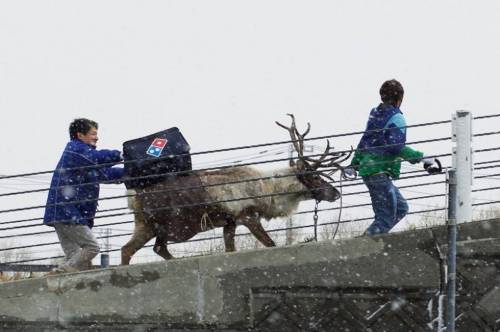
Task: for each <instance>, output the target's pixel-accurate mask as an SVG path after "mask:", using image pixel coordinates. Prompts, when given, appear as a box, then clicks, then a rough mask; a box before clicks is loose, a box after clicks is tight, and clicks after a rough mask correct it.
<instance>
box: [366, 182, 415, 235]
mask: <svg viewBox="0 0 500 332" xmlns="http://www.w3.org/2000/svg"><path fill="white" fill-rule="evenodd" d="M363 181H364V183H365V185H366V186H367V187H368V191H369V192H370V197H371V199H372V208H373V212H374V213H375V220H374V221H373V223H372V224H371V225H370V226H369V227H368V229H367V230H366V232H365V233H366V234H367V235H374V234H381V233H388V232H389V231H390V230H391V229H392V228H393V227H394V226H396V224H397V223H398V222H399V221H400V220H401V219H403V218H404V216H405V215H406V213H408V204H407V203H406V199H405V198H404V197H403V196H402V195H401V193H400V192H399V189H398V188H396V186H394V184H393V183H392V180H391V178H390V177H389V176H388V175H387V174H376V175H372V176H365V177H363Z"/></svg>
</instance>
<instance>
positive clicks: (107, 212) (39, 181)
mask: <svg viewBox="0 0 500 332" xmlns="http://www.w3.org/2000/svg"><path fill="white" fill-rule="evenodd" d="M499 117H500V114H494V115H486V116H480V117H475V118H474V120H485V119H489V120H491V121H492V119H497V118H499ZM450 122H451V121H449V120H444V121H434V122H427V123H421V124H417V125H412V126H407V128H427V127H433V126H438V125H443V124H450ZM363 133H364V132H363V131H358V132H348V133H343V134H335V135H326V136H318V137H313V138H305V139H304V142H312V141H317V140H325V139H333V138H339V137H346V136H354V135H361V134H363ZM499 134H500V131H495V130H487V131H481V132H479V133H477V134H475V135H474V137H475V138H477V139H483V138H487V137H491V136H494V135H499ZM451 139H452V137H451V136H445V137H435V138H430V139H429V138H428V139H424V140H416V141H411V142H408V143H407V145H408V146H416V145H421V144H426V145H427V146H432V145H433V144H437V143H440V144H441V143H446V142H450V141H451ZM293 143H297V141H293V140H287V141H277V142H270V143H263V144H254V145H246V146H239V147H231V148H225V149H216V150H209V151H201V152H193V153H191V155H192V156H194V155H212V154H213V155H217V154H218V153H222V152H233V151H241V150H249V149H255V148H267V150H264V151H261V152H259V153H254V154H245V155H238V156H234V157H231V158H229V159H228V158H226V159H218V160H214V161H212V162H211V163H210V162H209V164H212V165H213V164H214V163H224V162H226V164H221V165H218V166H209V167H201V168H196V169H193V170H189V171H180V172H175V173H173V174H171V175H173V176H178V175H186V174H192V173H194V174H200V173H206V174H208V173H210V172H221V171H222V172H224V171H225V170H232V169H234V168H235V167H255V166H261V165H269V164H280V163H281V164H282V163H284V162H288V161H289V160H290V159H295V160H296V159H298V157H291V156H286V157H279V158H276V156H280V155H283V154H284V153H286V150H285V149H283V148H273V149H269V147H273V146H278V145H281V146H285V147H289V146H290V145H291V144H293ZM448 145H449V143H448ZM386 147H394V146H390V145H389V146H386ZM450 150H451V148H448V151H450ZM499 150H500V147H499V146H489V147H484V146H481V148H480V149H476V150H475V151H474V152H475V154H476V155H482V154H484V155H488V159H487V160H480V161H476V162H475V163H474V179H477V180H479V181H477V182H481V184H479V187H477V188H474V189H473V192H474V193H486V192H495V191H498V190H499V189H500V183H498V185H496V183H495V180H498V179H500V173H495V171H496V169H497V168H500V154H498V151H499ZM356 152H367V149H363V150H356V149H352V148H351V149H343V150H339V151H335V155H334V156H337V157H339V158H342V157H343V156H348V155H349V154H352V153H356ZM368 152H369V150H368ZM495 153H496V154H495ZM492 154H494V156H492ZM322 155H323V153H317V154H314V153H313V154H308V155H307V156H308V157H309V158H316V159H318V158H320V157H321V156H322ZM426 156H427V157H431V158H433V157H434V158H442V159H443V162H444V163H443V169H445V170H446V169H448V168H449V167H451V158H450V157H451V153H448V152H442V153H435V154H432V155H426ZM168 158H171V157H168ZM228 160H230V162H229V163H227V161H228ZM136 161H137V160H134V161H125V162H121V163H122V164H127V163H128V162H136ZM407 161H409V162H415V160H407ZM115 164H116V163H109V164H101V165H98V167H108V166H112V165H115ZM346 164H348V161H347V162H346ZM95 167H96V166H95V165H90V166H84V167H79V168H72V169H67V170H80V169H83V170H84V169H90V168H95ZM67 170H66V171H67ZM336 170H337V171H338V170H339V167H329V168H325V169H323V170H322V171H323V172H324V173H323V174H325V173H329V172H334V171H336ZM491 172H492V173H491ZM52 173H54V170H50V171H39V172H30V173H20V174H12V175H3V176H0V183H1V181H11V180H12V179H17V180H18V181H19V180H24V179H27V178H30V177H36V178H34V179H30V181H31V182H30V183H26V185H36V186H46V187H45V188H39V189H29V190H15V191H7V192H1V193H0V199H2V198H12V199H14V198H15V197H26V196H29V195H35V194H36V195H39V194H41V193H46V192H48V191H49V186H48V178H47V179H43V178H40V176H48V175H51V174H52ZM260 174H261V175H259V176H255V177H250V178H243V179H234V180H231V181H222V182H219V183H211V184H207V183H202V184H201V185H197V186H185V187H179V188H173V189H172V188H169V189H162V190H156V191H155V192H154V193H155V194H158V195H162V194H172V193H175V192H183V191H190V190H191V191H192V190H207V189H209V188H214V187H221V188H223V187H230V186H236V185H251V184H252V183H253V184H255V183H260V182H265V181H279V180H284V179H290V178H296V177H297V176H311V175H314V174H317V172H316V171H313V170H305V171H296V172H292V173H288V174H273V173H269V172H263V173H260ZM335 174H336V175H335V176H336V178H331V179H330V180H328V181H327V182H328V183H329V184H330V185H333V186H337V187H340V186H341V187H342V196H343V198H344V200H351V199H352V200H353V202H352V203H346V204H344V203H343V204H342V206H338V205H337V206H333V207H321V208H319V209H317V213H318V214H319V215H320V216H322V221H321V222H319V223H318V224H317V227H319V228H324V229H325V230H326V228H327V227H336V230H335V232H334V234H337V231H338V230H339V227H340V226H342V225H358V228H359V229H358V230H357V231H354V230H351V234H350V235H351V236H352V235H353V234H355V233H356V232H358V233H359V232H360V229H361V230H362V227H365V226H366V224H367V223H369V222H370V221H371V220H372V219H373V216H372V214H371V203H370V197H369V192H368V191H367V190H357V191H356V188H357V187H359V186H364V183H363V181H362V179H342V178H341V174H342V167H340V171H338V172H337V173H335ZM155 176H157V175H152V176H151V175H147V176H140V177H133V178H130V180H131V179H148V178H153V177H155ZM422 180H423V182H422ZM481 180H488V182H487V186H484V185H483V184H484V182H482V181H481ZM491 180H493V181H491ZM407 182H410V183H407ZM109 183H112V182H111V181H103V182H102V184H109ZM445 184H446V181H445V177H444V175H443V174H437V175H429V174H427V172H426V171H425V170H423V169H419V168H416V167H414V166H404V167H403V170H402V172H401V176H400V178H399V180H398V187H399V189H400V190H401V191H402V192H404V193H407V194H413V195H414V196H412V197H408V198H407V200H408V202H409V204H410V205H411V206H412V207H418V206H423V207H424V209H418V210H416V211H413V209H412V212H409V214H408V218H412V217H414V218H427V219H429V218H434V219H435V220H434V221H433V222H434V223H444V222H445V219H446V218H445V215H444V211H445V210H446V207H445V202H446V190H445V188H446V187H445ZM18 185H19V184H17V185H12V186H14V187H17V186H18ZM88 185H89V184H88V183H84V184H78V185H74V187H78V186H88ZM476 185H478V183H476ZM3 188H10V187H3ZM424 188H427V190H425V189H424ZM56 189H57V188H56ZM415 189H418V190H415ZM310 192H311V190H309V189H301V190H286V191H275V192H271V193H260V194H254V195H242V196H239V197H229V198H227V199H222V200H220V199H219V200H212V201H208V202H201V203H190V204H175V205H171V206H162V207H158V208H154V209H148V210H147V211H142V212H147V213H153V212H155V213H161V212H162V211H165V210H171V209H187V208H197V207H199V206H200V205H203V206H207V205H220V204H224V203H236V202H240V201H248V200H264V199H272V198H273V197H286V196H294V195H302V196H305V195H307V194H309V193H310ZM136 195H137V194H136V193H127V194H122V195H111V196H103V197H101V198H98V199H86V200H81V201H77V202H75V201H72V202H63V203H57V204H53V205H45V204H43V205H42V204H39V205H26V204H25V205H24V206H21V207H9V208H3V209H2V210H0V216H1V217H3V216H4V215H10V214H19V213H28V212H30V211H34V210H43V209H45V208H47V207H54V206H57V207H63V206H65V205H68V204H78V203H89V202H99V203H102V204H108V203H109V202H113V201H116V202H117V203H118V202H122V201H123V200H125V199H129V198H136V197H135V196H136ZM491 197H494V196H490V198H476V202H475V203H474V204H473V206H474V208H476V209H480V208H483V207H486V208H487V207H488V206H495V204H499V203H500V201H498V200H495V199H491ZM23 202H29V199H23ZM420 202H431V203H420ZM117 203H114V204H115V206H112V207H111V206H110V207H105V208H102V209H99V210H98V211H97V215H96V216H95V218H94V219H95V221H96V225H95V228H97V229H99V228H115V229H116V226H119V225H127V226H129V227H130V228H129V229H122V230H121V232H122V233H121V234H112V235H108V236H97V237H96V238H97V239H99V240H102V241H104V240H108V241H109V239H118V238H126V237H130V236H131V235H132V234H133V232H132V228H131V227H132V224H133V223H134V220H132V219H133V218H132V215H133V214H134V212H133V211H130V210H128V207H127V206H123V205H118V206H116V204H117ZM305 205H307V204H305ZM432 205H435V206H434V207H433V206H432ZM300 207H301V208H299V210H297V211H296V212H294V213H293V214H292V215H291V217H293V218H294V219H297V218H298V219H300V217H301V216H309V215H313V214H314V213H315V210H314V209H311V208H308V207H304V206H303V205H301V206H300ZM431 207H433V208H431ZM342 210H345V211H348V212H349V211H360V210H363V211H365V212H366V213H367V214H368V215H367V216H363V217H355V218H352V217H350V216H349V214H348V215H344V216H343V217H342V218H339V216H340V213H341V211H342ZM121 211H123V212H121ZM137 212H141V211H135V213H137ZM366 213H365V214H366ZM436 213H441V215H440V216H438V217H436V216H435V215H433V214H436ZM350 214H351V215H356V214H357V212H352V213H350ZM127 216H129V217H130V218H127ZM116 218H119V219H121V220H118V221H109V222H104V223H101V222H99V221H100V220H108V219H109V220H111V219H116ZM123 219H125V220H123ZM42 220H43V216H40V215H38V216H23V217H22V218H17V219H12V218H8V219H4V218H2V219H0V230H1V231H3V232H2V233H3V234H2V235H1V236H0V239H3V240H4V241H7V240H9V241H15V244H14V245H4V247H3V248H0V252H2V253H8V252H15V251H23V250H26V249H34V251H33V252H30V255H38V256H40V257H29V258H21V259H15V258H14V259H12V258H11V259H8V260H6V259H3V260H2V261H0V270H2V269H4V268H8V267H9V266H12V265H16V264H17V265H19V264H25V263H32V262H47V261H53V260H57V259H62V258H63V257H64V256H63V255H62V254H55V255H54V254H52V255H50V254H49V255H47V254H46V253H54V252H56V251H57V250H59V248H58V246H59V242H58V241H40V240H36V241H33V240H23V239H32V238H33V237H38V238H39V239H40V238H45V237H54V235H55V233H54V231H53V230H52V229H49V230H44V231H35V232H29V231H26V230H27V229H31V228H40V227H43V226H42V225H41V221H42ZM34 222H36V223H34ZM299 222H301V223H304V222H305V221H304V220H299ZM26 223H29V224H26ZM6 225H9V226H6ZM312 228H314V224H311V223H306V224H305V225H299V226H291V227H284V228H283V227H281V228H272V229H267V232H268V233H271V234H275V233H280V232H293V231H297V230H310V229H312ZM117 231H119V230H117ZM12 232H14V233H13V234H12ZM304 234H308V233H307V232H304ZM249 235H250V233H238V234H236V236H237V237H239V238H241V237H248V236H249ZM222 239H223V237H222V236H221V235H220V234H217V235H214V236H209V237H206V236H205V237H203V236H201V235H200V236H196V237H195V238H193V239H191V240H188V241H186V242H184V243H169V246H170V245H175V246H180V247H182V246H186V245H188V246H189V245H191V244H196V243H200V242H207V241H208V242H210V241H219V242H220V241H222ZM303 240H304V239H303ZM19 241H21V242H26V241H27V242H28V243H17V242H19ZM33 242H34V243H33ZM151 246H152V245H146V246H144V248H149V247H151ZM42 248H50V249H42ZM119 250H120V249H119V248H118V249H109V250H102V251H101V253H114V252H117V251H119ZM179 251H182V252H187V253H189V252H191V253H196V252H200V251H204V250H196V249H193V250H192V251H190V249H187V250H179ZM21 256H22V255H21ZM6 257H7V256H6ZM14 257H15V256H14ZM44 266H52V265H50V264H45V265H44ZM34 269H35V268H34Z"/></svg>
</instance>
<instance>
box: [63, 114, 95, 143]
mask: <svg viewBox="0 0 500 332" xmlns="http://www.w3.org/2000/svg"><path fill="white" fill-rule="evenodd" d="M98 127H99V125H98V124H97V122H95V121H92V120H89V119H85V118H80V119H75V120H73V122H71V123H70V124H69V138H70V139H77V138H78V136H77V134H78V133H80V134H83V135H85V134H87V133H88V132H89V130H90V129H91V128H95V129H97V128H98Z"/></svg>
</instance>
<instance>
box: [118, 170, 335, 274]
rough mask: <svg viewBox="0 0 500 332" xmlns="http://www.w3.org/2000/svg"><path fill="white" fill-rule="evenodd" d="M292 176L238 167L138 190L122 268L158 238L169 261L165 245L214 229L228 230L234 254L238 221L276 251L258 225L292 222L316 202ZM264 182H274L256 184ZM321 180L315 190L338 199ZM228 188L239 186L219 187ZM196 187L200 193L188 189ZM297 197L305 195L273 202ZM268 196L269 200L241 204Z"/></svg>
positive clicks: (227, 244) (159, 251) (227, 239)
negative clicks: (306, 202) (301, 205)
mask: <svg viewBox="0 0 500 332" xmlns="http://www.w3.org/2000/svg"><path fill="white" fill-rule="evenodd" d="M294 172H295V169H294V168H291V167H289V168H285V169H282V170H277V171H272V172H260V171H258V170H256V169H254V168H251V167H234V168H228V169H222V170H217V171H201V172H195V173H193V174H191V175H189V176H179V177H172V178H169V179H167V180H165V181H163V182H161V183H158V184H156V185H153V186H151V187H148V188H146V189H141V190H138V191H137V196H136V197H135V200H133V202H132V204H131V208H132V209H133V210H134V211H135V229H134V234H133V236H132V239H131V240H130V241H129V242H128V243H127V244H126V245H125V246H124V247H123V248H122V264H129V262H130V259H131V257H132V255H133V254H134V253H135V252H136V251H137V250H139V249H140V248H142V246H144V244H146V242H148V241H149V240H151V239H152V238H153V237H155V236H156V244H155V246H154V251H155V252H156V253H157V254H159V255H160V256H162V257H164V258H165V259H169V258H172V255H171V254H170V253H169V252H168V250H167V241H173V242H183V241H186V240H188V239H190V238H192V237H193V236H195V235H196V234H198V233H200V232H203V231H206V230H208V229H212V228H216V227H224V243H225V247H226V251H234V250H235V246H234V235H235V229H236V221H237V220H238V221H240V222H241V223H242V224H243V225H245V226H246V227H247V228H248V229H249V230H250V232H251V233H252V234H253V235H254V236H255V237H256V238H257V239H258V240H259V241H260V242H261V243H263V244H264V245H265V246H267V247H270V246H275V243H274V241H273V240H272V239H271V238H270V237H269V235H268V234H267V233H266V231H265V230H264V228H263V227H262V225H261V223H260V219H261V218H265V219H272V218H277V217H285V216H289V215H290V214H292V213H293V212H294V211H295V210H296V209H297V207H298V204H299V202H300V201H302V200H306V199H311V198H312V196H311V194H310V193H309V192H304V191H306V190H307V188H306V187H305V186H304V185H303V184H302V183H301V182H300V181H299V180H298V179H297V178H296V176H295V175H294V174H295V173H294ZM286 175H290V176H286ZM283 176H286V177H283ZM266 177H270V178H268V179H260V180H255V179H258V178H266ZM317 178H318V179H319V177H317ZM318 179H316V178H315V179H313V182H314V181H316V182H314V183H315V185H314V187H315V188H321V190H322V191H324V192H325V194H324V195H325V198H323V199H326V200H330V201H333V200H335V199H337V198H338V196H337V194H338V192H337V191H336V189H335V188H333V187H332V186H331V185H329V184H326V182H325V181H323V180H318ZM245 180H246V181H245ZM239 181H243V182H239ZM228 182H239V183H233V184H226V185H216V184H220V183H228ZM192 187H201V188H197V189H186V188H192ZM172 190H174V191H172ZM295 191H302V192H299V193H292V194H287V195H275V196H272V195H273V194H283V193H290V192H295ZM266 195H270V196H267V197H260V198H259V197H255V198H250V199H242V198H245V197H252V196H266ZM228 200H229V201H228ZM212 202H217V203H215V204H212ZM171 207H172V208H171Z"/></svg>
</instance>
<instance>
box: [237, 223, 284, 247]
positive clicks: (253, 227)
mask: <svg viewBox="0 0 500 332" xmlns="http://www.w3.org/2000/svg"><path fill="white" fill-rule="evenodd" d="M242 222H243V225H245V226H246V227H247V228H248V229H249V230H250V232H251V233H252V234H253V236H255V237H256V238H257V240H259V241H260V243H262V244H263V245H265V246H266V247H276V244H275V243H274V241H273V240H272V239H271V238H270V237H269V235H268V234H267V232H266V230H265V229H264V227H262V224H261V223H260V220H259V219H257V218H251V219H248V220H242Z"/></svg>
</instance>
